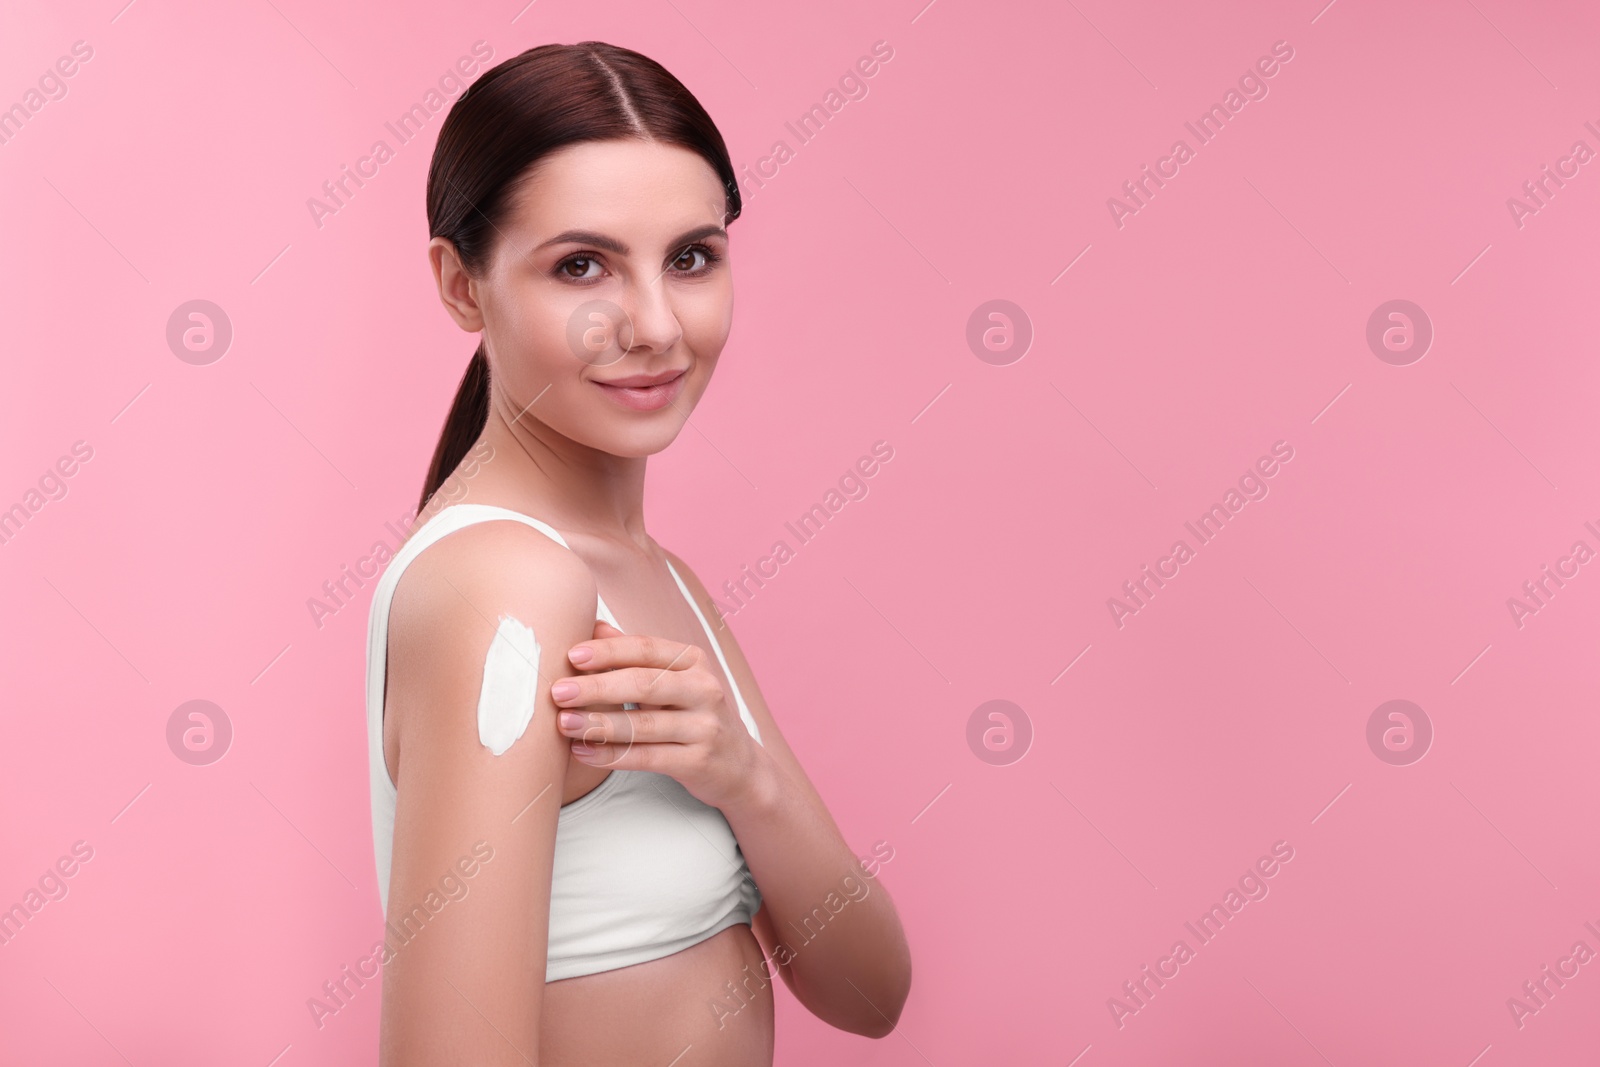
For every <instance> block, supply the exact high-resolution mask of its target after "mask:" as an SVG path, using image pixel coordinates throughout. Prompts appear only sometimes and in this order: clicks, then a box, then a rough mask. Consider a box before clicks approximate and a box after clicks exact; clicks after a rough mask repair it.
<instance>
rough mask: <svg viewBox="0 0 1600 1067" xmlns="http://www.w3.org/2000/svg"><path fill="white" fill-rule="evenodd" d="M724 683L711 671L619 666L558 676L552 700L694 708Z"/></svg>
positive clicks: (566, 705) (569, 703)
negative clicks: (563, 676) (594, 671)
mask: <svg viewBox="0 0 1600 1067" xmlns="http://www.w3.org/2000/svg"><path fill="white" fill-rule="evenodd" d="M720 693H721V686H720V683H718V682H717V680H716V678H715V677H713V676H712V675H711V673H710V672H708V671H694V672H689V671H665V670H657V669H655V668H653V667H618V668H616V669H615V670H609V671H601V672H599V673H596V674H579V675H572V676H569V677H566V678H560V679H557V680H556V682H555V683H554V684H553V685H551V687H550V699H551V700H552V701H554V702H555V704H556V706H557V707H562V708H582V707H587V706H589V705H591V704H630V703H631V704H655V705H658V706H660V707H666V708H690V707H695V706H697V705H700V704H706V703H709V702H711V701H712V700H714V699H715V697H716V696H718V695H720Z"/></svg>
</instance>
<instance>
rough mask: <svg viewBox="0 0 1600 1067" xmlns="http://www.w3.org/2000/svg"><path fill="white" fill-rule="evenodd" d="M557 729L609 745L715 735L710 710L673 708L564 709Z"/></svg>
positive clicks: (694, 739) (677, 741)
mask: <svg viewBox="0 0 1600 1067" xmlns="http://www.w3.org/2000/svg"><path fill="white" fill-rule="evenodd" d="M557 728H558V729H559V730H560V731H561V733H562V734H563V735H565V736H566V737H569V738H571V739H572V740H574V741H579V742H583V743H587V744H591V745H595V744H608V745H612V746H619V745H629V744H634V743H644V744H659V743H663V742H671V743H675V744H692V743H695V742H699V741H709V740H712V739H713V737H714V736H715V733H716V729H717V723H716V716H715V715H714V714H712V713H711V712H699V711H687V710H679V709H675V708H668V709H654V708H652V709H645V710H641V711H563V712H561V713H560V714H559V715H558V716H557Z"/></svg>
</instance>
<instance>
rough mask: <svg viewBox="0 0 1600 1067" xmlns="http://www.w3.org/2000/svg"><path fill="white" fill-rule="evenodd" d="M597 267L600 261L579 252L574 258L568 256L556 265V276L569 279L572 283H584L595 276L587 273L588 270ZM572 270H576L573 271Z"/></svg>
mask: <svg viewBox="0 0 1600 1067" xmlns="http://www.w3.org/2000/svg"><path fill="white" fill-rule="evenodd" d="M599 265H600V261H599V260H597V259H595V258H594V257H593V256H592V255H589V254H588V253H586V252H580V253H578V254H577V255H575V256H568V257H567V258H566V259H563V260H562V261H561V262H560V263H558V264H556V274H558V275H559V276H561V277H563V278H570V279H572V280H573V281H586V280H588V279H589V278H592V277H594V276H595V275H593V274H591V273H589V268H590V267H598V266H599ZM572 268H578V269H577V270H576V271H574V270H573V269H572Z"/></svg>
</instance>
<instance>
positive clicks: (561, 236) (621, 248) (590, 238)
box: [533, 223, 728, 256]
mask: <svg viewBox="0 0 1600 1067" xmlns="http://www.w3.org/2000/svg"><path fill="white" fill-rule="evenodd" d="M727 236H728V231H727V230H725V229H723V228H722V227H721V226H718V225H717V224H716V223H710V224H708V225H705V226H701V227H699V228H698V229H693V230H690V231H688V232H687V233H681V234H679V235H678V236H677V238H676V239H675V240H674V241H673V242H672V247H673V248H681V247H683V246H684V245H686V244H689V243H691V242H693V241H698V240H701V239H702V238H706V237H724V238H725V237H727ZM558 244H582V245H594V246H595V247H596V248H603V249H605V250H606V251H607V252H615V253H616V254H617V255H619V256H626V255H628V246H627V245H625V244H623V243H622V242H621V241H619V240H617V239H616V238H615V237H607V236H606V235H605V234H603V233H595V232H594V231H592V230H567V231H565V232H564V233H558V234H556V235H555V236H554V237H552V238H550V239H549V240H548V241H545V242H543V243H541V244H539V245H538V246H536V247H535V248H534V249H533V250H534V251H535V252H538V251H540V250H541V249H544V248H548V247H550V246H551V245H558Z"/></svg>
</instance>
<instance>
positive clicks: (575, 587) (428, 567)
mask: <svg viewBox="0 0 1600 1067" xmlns="http://www.w3.org/2000/svg"><path fill="white" fill-rule="evenodd" d="M594 588H595V586H594V576H593V575H592V574H591V573H590V572H589V568H588V566H587V565H586V564H585V563H584V562H583V560H581V559H579V558H578V556H577V554H576V553H575V552H573V551H572V550H571V549H569V548H566V547H564V546H562V545H560V544H557V543H556V542H555V541H554V540H553V539H551V538H550V537H548V536H546V535H545V534H543V533H541V532H540V531H538V530H536V529H534V528H532V527H531V526H528V525H526V524H525V523H521V522H517V521H515V520H510V519H492V520H489V521H486V522H476V523H473V524H472V525H470V526H464V527H462V528H461V529H459V530H456V531H455V532H453V533H449V534H446V535H445V536H444V537H441V538H440V539H439V540H437V541H435V542H434V543H433V544H431V545H429V546H428V547H427V548H425V549H423V550H422V552H421V553H419V554H418V556H417V558H416V559H414V560H412V561H411V565H410V566H408V567H407V568H406V570H405V573H404V574H402V575H401V576H400V581H399V582H398V583H397V584H396V586H395V592H394V601H393V605H392V607H391V609H390V623H389V626H390V633H391V635H396V631H397V629H398V630H408V629H409V630H414V629H416V628H417V627H418V626H421V627H424V628H427V627H430V626H434V625H436V623H437V621H438V619H439V616H440V615H441V614H445V615H458V614H461V613H462V612H463V611H466V612H468V613H469V614H470V613H471V610H472V609H473V608H481V609H484V610H485V612H486V610H487V608H488V607H489V606H491V602H496V601H501V602H503V601H506V600H515V599H518V598H525V597H528V596H530V595H532V596H538V595H539V594H541V593H543V594H544V595H545V597H546V599H548V598H550V597H567V598H570V597H571V596H573V595H576V596H578V597H579V599H582V598H583V597H584V596H585V594H587V595H588V596H589V598H590V599H593V598H594ZM474 594H476V595H474ZM396 636H398V635H396ZM391 640H392V638H391Z"/></svg>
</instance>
